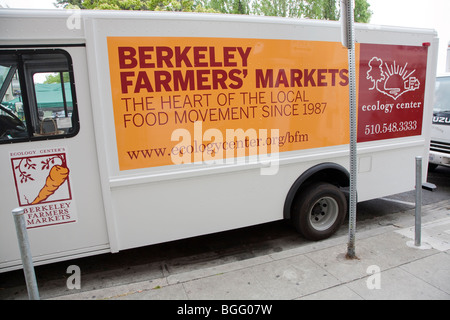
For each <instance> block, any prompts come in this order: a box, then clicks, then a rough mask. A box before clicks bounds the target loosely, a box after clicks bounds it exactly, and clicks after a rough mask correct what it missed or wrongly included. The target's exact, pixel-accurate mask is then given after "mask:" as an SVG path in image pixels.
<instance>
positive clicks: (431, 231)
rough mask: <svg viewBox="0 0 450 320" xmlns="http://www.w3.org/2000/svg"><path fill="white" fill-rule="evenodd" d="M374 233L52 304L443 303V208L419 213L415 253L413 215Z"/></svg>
mask: <svg viewBox="0 0 450 320" xmlns="http://www.w3.org/2000/svg"><path fill="white" fill-rule="evenodd" d="M379 225H380V227H379V228H375V229H367V230H365V229H364V228H363V229H362V230H361V229H360V230H358V224H357V233H356V246H355V247H356V255H357V259H352V260H348V259H347V258H346V257H345V254H346V252H347V240H348V236H347V235H345V236H338V237H333V238H330V239H327V240H324V241H320V242H314V243H310V244H307V245H303V246H301V247H298V248H294V249H290V250H285V251H281V252H276V253H271V254H268V255H263V256H259V257H256V258H251V259H247V260H242V261H235V262H231V263H226V264H221V265H218V266H214V267H210V268H203V269H198V270H190V271H186V272H182V273H177V274H167V276H164V277H161V278H158V279H151V280H148V281H140V282H136V283H132V284H127V285H120V286H114V287H108V288H104V289H99V290H91V291H87V292H76V290H73V291H74V293H72V294H68V295H64V296H59V297H57V298H53V299H59V300H98V299H107V300H197V299H206V300H241V299H249V300H254V299H267V300H280V299H282V300H292V299H300V300H310V299H314V300H320V299H354V300H376V299H387V300H390V299H426V300H449V299H450V200H446V201H442V202H439V203H436V204H432V205H427V206H424V207H423V208H422V229H421V230H422V237H421V240H422V245H421V246H420V247H416V246H415V245H414V209H412V210H409V212H406V214H405V215H402V216H401V218H400V219H396V220H393V221H389V219H386V217H384V218H380V221H379Z"/></svg>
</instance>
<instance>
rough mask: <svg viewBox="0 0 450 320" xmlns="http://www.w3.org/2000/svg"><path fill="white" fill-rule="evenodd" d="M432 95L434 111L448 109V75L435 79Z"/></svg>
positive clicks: (449, 96) (449, 86)
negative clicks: (433, 93)
mask: <svg viewBox="0 0 450 320" xmlns="http://www.w3.org/2000/svg"><path fill="white" fill-rule="evenodd" d="M435 90H436V91H435V95H434V106H433V109H434V112H435V113H436V112H449V111H450V76H448V77H439V78H437V79H436V89H435Z"/></svg>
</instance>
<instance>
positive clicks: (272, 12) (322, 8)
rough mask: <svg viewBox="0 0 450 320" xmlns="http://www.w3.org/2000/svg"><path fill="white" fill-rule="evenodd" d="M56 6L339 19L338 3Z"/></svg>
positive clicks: (362, 9) (95, 1) (112, 1)
mask: <svg viewBox="0 0 450 320" xmlns="http://www.w3.org/2000/svg"><path fill="white" fill-rule="evenodd" d="M56 1H57V2H56V6H57V7H64V8H66V7H67V8H74V7H75V8H80V9H109V10H152V11H155V10H157V11H162V10H163V11H189V12H192V11H196V12H220V13H231V14H253V15H263V16H278V17H291V18H308V19H323V20H338V19H339V5H338V4H339V3H340V1H337V0H56ZM367 1H368V0H355V21H356V22H364V23H367V22H369V21H370V17H371V16H372V12H371V11H370V9H369V7H370V5H369V3H368V2H367Z"/></svg>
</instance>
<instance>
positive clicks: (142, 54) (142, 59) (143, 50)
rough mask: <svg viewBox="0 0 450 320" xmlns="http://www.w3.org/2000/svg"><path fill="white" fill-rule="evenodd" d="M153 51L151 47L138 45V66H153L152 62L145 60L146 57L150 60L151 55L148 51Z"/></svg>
mask: <svg viewBox="0 0 450 320" xmlns="http://www.w3.org/2000/svg"><path fill="white" fill-rule="evenodd" d="M150 51H153V47H139V67H140V68H154V67H155V64H154V63H152V62H147V59H148V60H150V59H151V58H152V55H151V54H150V53H147V52H150Z"/></svg>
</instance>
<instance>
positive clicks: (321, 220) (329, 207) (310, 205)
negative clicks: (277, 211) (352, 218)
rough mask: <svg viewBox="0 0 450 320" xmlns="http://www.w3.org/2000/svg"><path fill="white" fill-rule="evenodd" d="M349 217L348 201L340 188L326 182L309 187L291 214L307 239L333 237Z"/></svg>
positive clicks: (299, 198)
mask: <svg viewBox="0 0 450 320" xmlns="http://www.w3.org/2000/svg"><path fill="white" fill-rule="evenodd" d="M346 215H347V201H346V198H345V195H344V194H343V193H342V191H341V190H339V188H338V187H336V186H334V185H332V184H330V183H325V182H320V183H315V184H312V185H311V186H309V187H308V188H307V189H306V190H305V191H304V192H303V193H302V194H300V195H298V196H297V199H296V200H295V203H294V205H293V210H292V212H291V217H292V222H293V224H294V227H295V228H296V229H297V231H298V232H300V233H301V234H302V235H303V236H304V237H305V238H306V239H309V240H315V241H316V240H322V239H325V238H328V237H330V236H331V235H333V234H334V233H335V232H336V231H337V229H339V227H340V226H341V225H342V223H343V222H344V219H345V216H346Z"/></svg>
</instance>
